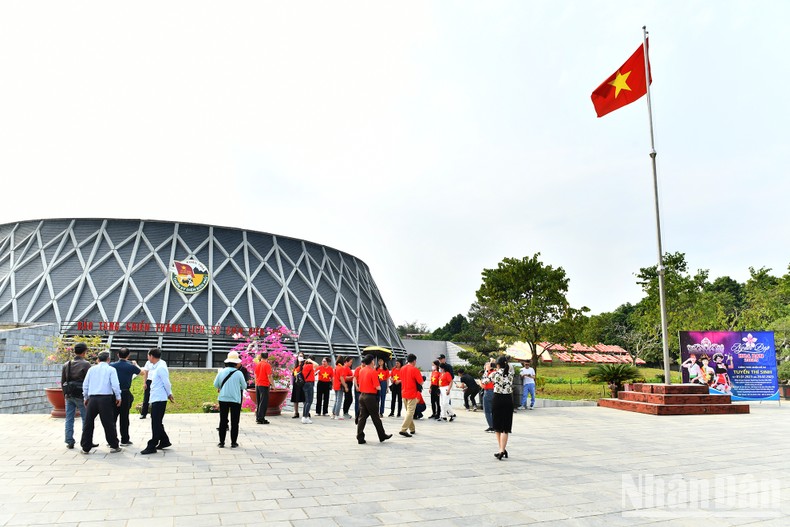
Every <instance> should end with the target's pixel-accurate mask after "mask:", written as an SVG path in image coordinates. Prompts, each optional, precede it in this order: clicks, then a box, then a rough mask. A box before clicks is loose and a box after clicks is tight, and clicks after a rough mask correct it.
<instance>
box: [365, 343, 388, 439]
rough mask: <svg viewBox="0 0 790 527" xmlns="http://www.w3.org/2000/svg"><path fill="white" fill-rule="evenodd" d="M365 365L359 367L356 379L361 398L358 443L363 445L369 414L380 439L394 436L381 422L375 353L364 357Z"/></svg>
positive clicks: (379, 384) (379, 385) (379, 386)
mask: <svg viewBox="0 0 790 527" xmlns="http://www.w3.org/2000/svg"><path fill="white" fill-rule="evenodd" d="M362 364H363V366H362V367H361V368H358V370H359V376H358V377H357V379H356V382H357V384H358V385H359V391H360V400H359V416H358V417H357V443H359V444H360V445H363V444H365V443H366V441H365V423H366V422H367V420H368V416H370V418H371V419H372V420H373V426H375V427H376V432H377V433H378V435H379V441H381V442H382V443H383V442H384V441H386V440H387V439H389V438H391V437H392V434H387V432H385V431H384V425H383V424H382V423H381V417H380V416H379V411H378V410H379V409H378V392H379V390H381V383H380V382H379V376H378V373H377V372H376V370H375V369H374V367H373V355H365V358H364V359H362Z"/></svg>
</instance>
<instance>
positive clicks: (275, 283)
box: [0, 218, 405, 367]
mask: <svg viewBox="0 0 790 527" xmlns="http://www.w3.org/2000/svg"><path fill="white" fill-rule="evenodd" d="M41 323H50V324H55V325H56V326H57V328H58V331H59V333H60V334H63V335H75V334H89V335H101V336H102V338H103V339H104V340H105V341H106V342H107V344H108V345H109V346H110V348H111V349H112V350H117V349H118V348H120V347H122V346H126V347H128V348H129V349H130V350H132V352H133V355H132V356H133V357H136V358H138V360H139V359H144V358H145V351H146V350H147V349H149V348H151V347H154V346H158V347H160V348H162V353H163V358H164V359H165V360H166V361H167V362H168V364H169V365H170V366H175V367H213V366H219V365H221V363H222V360H223V359H224V357H225V355H226V353H227V351H228V350H229V349H230V348H231V347H233V346H234V345H235V341H234V339H233V335H234V334H236V333H246V332H248V331H249V330H250V329H254V328H264V327H279V326H286V327H288V328H289V329H292V330H294V331H296V332H297V333H298V335H299V336H298V338H297V339H294V340H292V341H288V342H286V345H287V346H288V347H289V348H291V349H292V350H294V351H303V352H304V353H306V354H310V355H314V356H316V357H318V360H319V361H320V357H321V356H327V357H332V358H334V357H335V356H338V355H344V356H348V355H353V356H354V357H359V356H361V354H362V353H361V352H362V349H363V348H365V347H367V346H382V347H386V348H389V349H392V350H393V353H394V355H395V356H398V357H402V356H404V355H405V348H404V346H403V343H402V342H401V340H400V338H399V337H398V333H397V331H396V328H395V325H394V324H393V322H392V319H391V317H390V315H389V313H388V312H387V308H386V305H385V304H384V301H383V300H382V298H381V295H380V293H379V291H378V288H377V287H376V284H375V282H374V281H373V277H372V276H371V274H370V270H369V269H368V266H367V265H366V264H365V263H364V262H363V261H361V260H359V259H358V258H356V257H354V256H352V255H350V254H348V253H344V252H341V251H338V250H337V249H333V248H331V247H327V246H324V245H319V244H317V243H313V242H309V241H305V240H299V239H295V238H289V237H285V236H278V235H273V234H268V233H263V232H256V231H250V230H244V229H237V228H230V227H218V226H212V225H201V224H194V223H180V222H168V221H157V220H131V219H68V218H66V219H43V220H31V221H21V222H18V223H10V224H4V225H0V325H2V326H6V327H7V326H15V325H18V326H25V325H30V324H41Z"/></svg>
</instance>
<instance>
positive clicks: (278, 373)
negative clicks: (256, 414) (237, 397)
mask: <svg viewBox="0 0 790 527" xmlns="http://www.w3.org/2000/svg"><path fill="white" fill-rule="evenodd" d="M297 337H298V335H297V334H296V333H295V332H294V331H291V330H290V329H288V328H286V327H285V326H280V327H279V328H254V329H251V330H250V331H249V333H248V334H247V335H244V334H242V333H235V334H234V335H233V338H234V339H235V340H237V341H239V343H238V344H236V345H235V346H234V347H233V348H232V349H231V351H237V352H238V353H239V357H240V358H241V365H242V366H244V368H245V369H246V370H247V371H248V372H250V375H251V378H253V379H254V372H255V366H256V365H257V364H258V362H259V361H260V355H261V354H262V353H268V354H269V362H270V363H271V365H272V378H273V380H274V384H273V386H272V388H281V389H282V388H284V389H288V390H289V394H288V395H289V396H290V387H291V370H293V367H294V363H295V362H296V358H295V356H294V353H293V352H292V351H291V350H289V349H288V348H287V347H286V346H285V344H283V339H284V338H288V339H294V340H295V339H296V338H297ZM242 407H243V408H248V409H250V410H255V402H253V400H252V399H250V397H249V394H247V392H245V393H244V402H243V403H242Z"/></svg>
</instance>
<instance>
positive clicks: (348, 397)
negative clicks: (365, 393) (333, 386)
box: [343, 388, 354, 415]
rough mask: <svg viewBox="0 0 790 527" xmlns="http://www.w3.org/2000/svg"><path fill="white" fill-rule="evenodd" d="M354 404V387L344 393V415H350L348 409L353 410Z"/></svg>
mask: <svg viewBox="0 0 790 527" xmlns="http://www.w3.org/2000/svg"><path fill="white" fill-rule="evenodd" d="M352 404H354V396H353V395H352V389H351V388H349V389H348V391H347V392H346V393H345V394H344V395H343V415H348V411H349V410H351V405H352Z"/></svg>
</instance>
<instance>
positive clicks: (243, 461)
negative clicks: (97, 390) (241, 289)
mask: <svg viewBox="0 0 790 527" xmlns="http://www.w3.org/2000/svg"><path fill="white" fill-rule="evenodd" d="M217 421H218V417H217V415H216V414H185V415H184V414H182V415H176V414H169V415H167V416H166V417H165V427H166V428H167V431H168V434H169V435H170V438H171V440H172V442H173V446H172V447H171V448H170V449H168V450H167V451H164V452H163V453H158V454H156V455H150V456H141V455H140V454H139V451H140V450H142V448H143V447H144V443H145V441H146V440H147V439H148V437H149V433H150V428H149V427H150V421H149V420H140V419H137V416H136V415H135V416H133V419H132V440H133V441H134V442H135V445H134V447H133V448H126V449H125V450H124V451H123V452H122V453H120V454H110V453H109V448H108V447H107V446H106V445H104V441H103V433H102V432H101V427H100V426H99V423H98V420H97V434H96V436H95V438H94V441H95V442H96V443H101V447H100V448H98V449H95V450H94V451H93V453H92V454H90V455H87V456H86V455H82V454H81V453H80V451H79V448H77V449H75V450H67V449H66V448H65V445H64V443H63V420H62V419H52V418H50V417H49V416H46V415H0V488H1V489H2V494H0V526H6V525H59V526H63V525H74V526H76V525H79V526H99V525H101V526H119V527H121V526H125V527H137V526H142V525H145V526H154V527H159V526H171V525H172V526H182V525H183V526H189V527H200V526H212V525H267V526H308V525H316V526H334V525H342V526H367V525H411V526H417V525H419V526H421V527H422V526H444V525H448V526H456V525H457V526H464V527H468V526H493V525H530V524H538V525H544V526H548V525H552V526H553V525H563V526H565V525H571V526H573V525H579V526H588V525H592V526H596V525H600V526H604V525H606V526H610V525H614V526H617V525H672V526H676V525H694V526H698V525H716V526H718V527H721V526H729V525H760V526H780V525H782V526H784V525H787V519H786V517H787V516H788V515H790V404H787V403H785V404H783V405H781V406H778V405H777V404H776V403H771V404H768V403H764V404H762V405H759V404H755V405H752V413H751V414H749V415H722V416H718V415H710V416H665V417H656V416H649V415H642V414H635V413H628V412H621V411H617V410H611V409H605V408H597V407H589V406H588V407H559V408H539V409H537V410H534V411H530V412H527V411H520V412H518V414H517V415H515V416H514V433H513V435H512V436H511V441H510V445H509V447H508V452H509V454H510V458H509V459H506V460H503V461H498V460H497V459H495V458H494V456H493V454H494V452H495V451H496V450H497V449H496V446H495V444H496V443H495V439H494V436H493V435H492V434H487V433H484V432H483V429H484V428H485V427H486V425H485V422H484V417H483V413H482V412H466V411H463V409H462V410H461V411H460V412H459V415H458V419H457V420H456V421H455V422H453V423H445V422H435V421H430V422H429V421H426V420H423V421H418V422H417V435H416V436H414V437H412V438H405V437H401V436H399V435H397V432H398V430H399V424H400V420H397V419H394V418H386V417H385V418H384V422H385V427H386V429H387V432H388V433H393V434H394V435H393V437H392V439H390V440H389V441H387V442H385V443H383V444H381V443H379V442H378V441H377V440H376V436H375V432H374V430H373V427H372V425H371V424H370V423H368V430H367V432H368V443H367V444H366V445H357V443H356V440H355V437H354V423H353V421H334V420H330V419H329V418H325V417H314V418H313V421H314V424H312V425H304V424H302V423H301V422H300V420H298V419H291V418H290V415H287V414H284V415H283V416H280V417H271V418H270V421H271V424H270V425H256V424H255V422H254V416H253V415H252V414H249V413H245V414H243V415H242V424H241V435H240V438H239V443H240V445H241V446H240V448H237V449H231V448H225V449H218V448H217V447H216V443H217V433H216V430H215V428H216V426H217ZM77 424H78V423H77ZM78 426H79V424H78ZM78 447H79V445H78ZM723 482H726V485H725V484H724V483H723ZM708 497H709V498H710V499H707V498H708ZM651 500H652V501H651ZM654 505H655V506H656V507H653V506H654ZM651 507H652V508H651Z"/></svg>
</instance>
